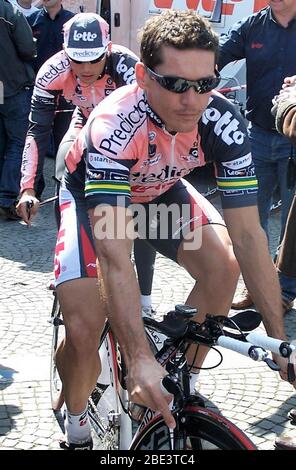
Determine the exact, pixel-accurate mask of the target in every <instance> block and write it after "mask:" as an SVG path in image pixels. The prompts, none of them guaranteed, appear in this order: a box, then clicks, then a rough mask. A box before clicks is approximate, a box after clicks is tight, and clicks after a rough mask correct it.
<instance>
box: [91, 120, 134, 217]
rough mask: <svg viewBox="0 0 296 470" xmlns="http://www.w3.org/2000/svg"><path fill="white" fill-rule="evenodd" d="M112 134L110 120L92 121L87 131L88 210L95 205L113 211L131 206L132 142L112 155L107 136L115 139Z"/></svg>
mask: <svg viewBox="0 0 296 470" xmlns="http://www.w3.org/2000/svg"><path fill="white" fill-rule="evenodd" d="M112 129H113V130H112ZM115 131H116V129H114V127H112V122H111V120H108V119H107V120H104V119H102V118H100V119H95V120H94V121H93V122H92V123H91V124H90V126H89V129H88V130H87V134H86V136H85V137H86V145H85V146H86V149H87V150H86V152H85V163H86V180H85V197H86V202H87V207H88V209H90V208H94V207H95V206H97V205H98V204H107V205H111V206H114V207H115V206H121V207H128V206H129V205H130V204H131V185H130V169H131V167H132V166H133V165H134V164H135V162H136V161H137V159H136V158H134V157H133V155H134V152H133V150H132V148H133V143H132V142H130V143H128V144H127V147H126V148H123V149H121V150H120V152H118V153H117V152H114V150H113V148H112V142H111V140H110V138H109V136H111V138H112V136H115V134H116V132H115ZM114 132H115V134H114ZM117 136H119V134H117ZM117 138H118V137H117ZM113 142H114V141H113ZM119 143H120V140H119Z"/></svg>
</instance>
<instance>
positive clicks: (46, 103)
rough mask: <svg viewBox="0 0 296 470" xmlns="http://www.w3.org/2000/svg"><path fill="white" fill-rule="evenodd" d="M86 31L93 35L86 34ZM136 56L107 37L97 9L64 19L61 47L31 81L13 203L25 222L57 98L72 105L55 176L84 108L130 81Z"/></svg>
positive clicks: (58, 174)
mask: <svg viewBox="0 0 296 470" xmlns="http://www.w3.org/2000/svg"><path fill="white" fill-rule="evenodd" d="M83 34H85V36H83ZM79 35H80V36H81V37H80V36H79ZM89 35H91V37H92V36H95V38H94V39H90V40H89V38H90V36H89ZM91 46H92V47H91ZM86 59H89V60H88V61H86ZM137 60H138V58H137V56H136V55H135V54H134V53H133V52H132V51H130V50H129V49H127V48H125V47H123V46H119V45H114V44H112V43H111V41H110V40H109V25H108V23H107V22H106V21H105V20H104V19H103V18H102V17H101V16H99V15H97V14H94V13H79V14H77V15H75V16H74V17H73V18H71V19H70V20H69V21H67V22H66V23H65V24H64V49H63V50H62V51H60V52H58V53H57V54H54V55H53V56H52V57H51V58H49V59H48V60H47V61H46V62H45V63H44V64H43V66H42V67H41V68H40V70H39V73H38V74H37V77H36V81H35V87H34V92H33V97H32V106H31V114H30V123H29V129H28V133H27V138H26V143H25V147H24V152H23V161H22V179H21V198H20V201H19V205H18V212H19V213H20V215H21V216H22V217H23V219H24V221H25V222H26V223H30V221H29V219H28V215H27V212H26V202H27V201H28V200H30V201H33V203H34V206H33V207H32V210H31V214H32V215H34V214H36V212H37V210H38V203H39V201H38V200H37V198H36V197H35V194H36V189H37V185H38V181H39V178H40V175H41V173H42V168H43V165H44V156H45V154H46V149H47V145H48V139H49V135H50V132H51V129H52V124H53V120H54V116H55V111H56V109H57V107H58V103H59V99H60V98H61V97H62V96H63V97H64V98H65V99H66V100H67V101H69V102H70V103H72V104H74V105H75V106H76V109H75V111H74V113H73V119H72V122H71V125H70V127H69V130H68V132H67V133H66V135H65V136H64V138H63V141H62V143H61V145H60V148H59V151H58V154H57V158H56V177H57V179H58V180H60V179H61V176H62V175H63V171H64V168H65V165H64V157H65V154H66V152H67V150H68V148H69V147H70V145H71V142H72V141H73V140H74V139H75V137H76V136H77V135H78V133H79V132H80V130H81V128H82V127H83V125H84V124H85V122H86V120H87V118H88V116H89V114H90V112H91V111H92V110H93V108H94V107H95V106H96V105H97V104H98V103H99V102H100V101H101V100H102V99H103V98H105V97H106V96H107V95H108V94H110V93H111V92H112V91H114V90H115V89H116V88H118V87H119V86H122V85H126V84H130V83H133V82H134V79H135V75H134V67H135V63H136V62H137Z"/></svg>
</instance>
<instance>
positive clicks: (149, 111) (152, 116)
mask: <svg viewBox="0 0 296 470" xmlns="http://www.w3.org/2000/svg"><path fill="white" fill-rule="evenodd" d="M145 104H146V109H147V114H148V116H149V119H150V120H151V121H152V122H153V124H155V125H156V126H157V127H160V128H161V129H164V130H165V124H164V122H163V120H162V119H161V118H160V117H159V116H158V114H157V113H156V112H155V111H154V110H153V109H152V108H151V106H150V104H149V103H148V101H147V98H146V96H145Z"/></svg>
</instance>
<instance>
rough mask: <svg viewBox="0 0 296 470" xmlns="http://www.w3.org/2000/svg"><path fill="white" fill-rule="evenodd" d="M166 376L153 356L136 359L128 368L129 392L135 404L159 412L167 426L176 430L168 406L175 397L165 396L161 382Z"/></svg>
mask: <svg viewBox="0 0 296 470" xmlns="http://www.w3.org/2000/svg"><path fill="white" fill-rule="evenodd" d="M166 375H167V372H166V371H165V370H164V369H163V367H161V365H160V364H158V363H157V362H156V361H155V359H154V357H153V356H152V357H151V358H150V357H147V356H145V357H141V358H136V360H135V361H132V363H130V364H129V367H128V378H127V385H128V391H129V395H130V400H131V401H132V402H133V403H137V404H139V405H145V406H146V407H148V408H151V409H152V410H154V411H159V412H160V413H161V414H162V416H163V419H164V420H165V423H166V425H167V426H168V427H169V428H175V426H176V422H175V420H174V418H173V415H172V413H171V411H170V409H169V406H168V404H169V403H170V401H171V400H172V398H173V396H172V395H171V394H164V392H163V391H162V389H161V381H162V379H163V377H165V376H166Z"/></svg>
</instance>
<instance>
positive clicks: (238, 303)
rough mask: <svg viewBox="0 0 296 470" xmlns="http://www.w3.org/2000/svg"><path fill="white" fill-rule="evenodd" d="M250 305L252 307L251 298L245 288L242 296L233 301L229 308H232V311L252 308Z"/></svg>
mask: <svg viewBox="0 0 296 470" xmlns="http://www.w3.org/2000/svg"><path fill="white" fill-rule="evenodd" d="M252 305H254V302H253V300H252V297H251V295H250V293H249V292H248V290H247V289H246V288H245V289H244V290H243V292H242V294H241V295H240V297H239V299H238V300H234V301H233V302H232V304H231V308H233V309H234V310H241V309H244V308H250V307H252Z"/></svg>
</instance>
